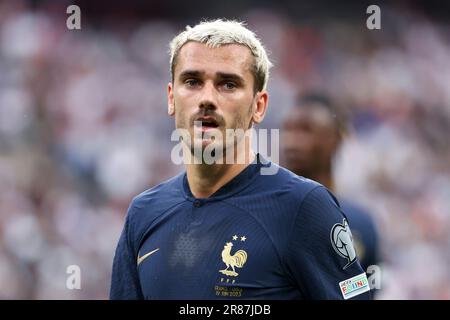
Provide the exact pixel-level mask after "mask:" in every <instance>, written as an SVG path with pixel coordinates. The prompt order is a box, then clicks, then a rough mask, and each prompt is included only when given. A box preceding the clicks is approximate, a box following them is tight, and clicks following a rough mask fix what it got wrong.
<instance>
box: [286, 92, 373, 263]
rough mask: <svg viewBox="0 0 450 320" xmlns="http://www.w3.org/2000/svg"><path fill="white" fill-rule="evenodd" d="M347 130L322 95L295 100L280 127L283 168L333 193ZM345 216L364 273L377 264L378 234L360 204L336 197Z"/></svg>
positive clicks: (339, 113)
mask: <svg viewBox="0 0 450 320" xmlns="http://www.w3.org/2000/svg"><path fill="white" fill-rule="evenodd" d="M347 131H348V120H347V117H346V115H345V114H344V113H343V110H342V109H340V108H338V106H337V105H336V104H335V103H333V102H332V100H331V99H330V98H329V97H327V96H326V95H325V94H323V93H319V92H311V93H305V94H302V95H300V96H299V97H298V99H297V101H296V105H295V106H294V107H292V108H291V109H290V110H289V112H288V114H287V116H286V119H285V120H284V124H283V130H282V134H283V148H284V158H285V165H286V168H288V169H289V170H291V171H292V172H294V173H296V174H297V175H300V176H303V177H306V178H309V179H312V180H315V181H318V182H320V183H321V184H322V185H324V186H325V187H327V188H328V189H329V190H331V191H332V192H335V188H334V183H333V160H334V157H335V155H336V153H337V151H338V150H339V147H340V145H341V143H342V141H343V137H344V135H345V133H346V132H347ZM339 202H340V204H341V208H342V210H343V212H344V213H345V215H346V216H347V218H348V220H349V223H350V226H351V227H352V234H353V236H354V237H353V239H354V244H355V249H356V253H357V255H358V258H359V259H360V262H361V266H362V267H363V268H364V270H367V268H368V267H369V266H370V265H376V264H377V263H378V234H377V230H376V228H375V224H374V222H373V220H372V218H371V216H370V215H369V214H368V213H367V212H366V210H364V209H363V208H361V207H360V206H359V205H357V204H355V203H353V201H349V200H347V199H342V198H341V197H339Z"/></svg>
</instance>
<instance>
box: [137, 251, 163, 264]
mask: <svg viewBox="0 0 450 320" xmlns="http://www.w3.org/2000/svg"><path fill="white" fill-rule="evenodd" d="M158 250H159V248H158V249H155V250H153V251H150V252H149V253H146V254H144V255H143V256H142V257H139V256H138V259H137V265H140V264H141V262H142V261H144V260H145V259H146V258H148V257H149V256H150V255H152V254H154V253H155V252H156V251H158Z"/></svg>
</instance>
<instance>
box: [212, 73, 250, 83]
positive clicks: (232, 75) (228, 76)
mask: <svg viewBox="0 0 450 320" xmlns="http://www.w3.org/2000/svg"><path fill="white" fill-rule="evenodd" d="M216 75H217V76H218V77H220V78H222V79H227V80H234V81H237V82H240V83H244V82H245V80H244V78H243V77H241V76H240V75H238V74H235V73H225V72H217V73H216Z"/></svg>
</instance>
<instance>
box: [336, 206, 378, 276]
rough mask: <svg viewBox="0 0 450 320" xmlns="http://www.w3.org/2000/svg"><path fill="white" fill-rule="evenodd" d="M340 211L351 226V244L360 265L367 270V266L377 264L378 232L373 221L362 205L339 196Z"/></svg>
mask: <svg viewBox="0 0 450 320" xmlns="http://www.w3.org/2000/svg"><path fill="white" fill-rule="evenodd" d="M339 203H340V205H341V208H342V211H343V212H344V214H345V215H346V217H347V219H348V222H349V225H350V227H351V228H352V234H353V244H354V245H355V249H356V253H357V255H358V259H359V261H360V263H361V266H362V267H363V269H364V270H366V271H367V267H368V266H371V265H378V264H379V261H378V259H379V258H378V232H377V229H376V227H375V222H374V221H373V219H372V217H371V216H370V215H369V213H368V212H367V211H366V210H365V209H363V208H362V207H360V206H358V205H356V204H354V203H353V202H350V201H349V200H347V199H341V198H340V197H339Z"/></svg>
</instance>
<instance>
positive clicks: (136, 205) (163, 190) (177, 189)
mask: <svg viewBox="0 0 450 320" xmlns="http://www.w3.org/2000/svg"><path fill="white" fill-rule="evenodd" d="M183 177H184V173H180V174H178V175H176V176H175V177H172V178H171V179H169V180H166V181H164V182H161V183H160V184H158V185H156V186H154V187H152V188H150V189H147V190H145V191H144V192H142V193H140V194H138V195H137V196H135V197H134V198H133V199H132V200H131V204H130V209H129V214H130V215H136V214H139V213H144V212H145V213H153V214H157V212H159V211H165V210H166V208H169V207H171V206H173V205H174V204H176V203H180V202H182V201H183V200H184V196H183V195H184V193H183V190H182V183H183Z"/></svg>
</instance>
